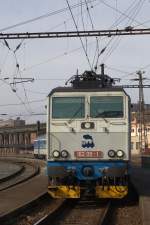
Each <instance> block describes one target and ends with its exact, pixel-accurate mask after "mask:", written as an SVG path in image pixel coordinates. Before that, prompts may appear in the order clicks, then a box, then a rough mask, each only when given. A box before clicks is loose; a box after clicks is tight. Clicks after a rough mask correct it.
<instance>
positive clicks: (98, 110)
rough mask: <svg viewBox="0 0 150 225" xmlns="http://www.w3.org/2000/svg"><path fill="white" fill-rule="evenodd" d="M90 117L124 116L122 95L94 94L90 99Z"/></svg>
mask: <svg viewBox="0 0 150 225" xmlns="http://www.w3.org/2000/svg"><path fill="white" fill-rule="evenodd" d="M90 117H92V118H99V117H104V118H120V117H123V97H122V96H93V97H91V100H90Z"/></svg>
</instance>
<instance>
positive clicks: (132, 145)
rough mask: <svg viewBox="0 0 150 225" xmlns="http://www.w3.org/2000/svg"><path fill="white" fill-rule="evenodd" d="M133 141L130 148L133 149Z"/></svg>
mask: <svg viewBox="0 0 150 225" xmlns="http://www.w3.org/2000/svg"><path fill="white" fill-rule="evenodd" d="M133 147H134V142H131V150H133Z"/></svg>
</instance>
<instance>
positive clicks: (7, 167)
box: [0, 161, 22, 183]
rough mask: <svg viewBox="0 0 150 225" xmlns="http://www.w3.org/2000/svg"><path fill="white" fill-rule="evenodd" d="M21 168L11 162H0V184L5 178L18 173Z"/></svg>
mask: <svg viewBox="0 0 150 225" xmlns="http://www.w3.org/2000/svg"><path fill="white" fill-rule="evenodd" d="M21 168H22V167H21V166H20V165H16V164H14V163H11V162H3V161H0V183H1V182H3V181H4V180H6V179H7V178H9V177H11V176H13V175H15V174H17V173H19V171H20V170H21Z"/></svg>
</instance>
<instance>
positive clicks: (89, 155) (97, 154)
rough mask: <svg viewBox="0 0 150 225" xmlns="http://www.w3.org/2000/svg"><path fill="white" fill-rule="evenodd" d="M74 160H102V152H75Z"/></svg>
mask: <svg viewBox="0 0 150 225" xmlns="http://www.w3.org/2000/svg"><path fill="white" fill-rule="evenodd" d="M74 155H75V157H76V158H102V157H103V152H101V151H75V152H74Z"/></svg>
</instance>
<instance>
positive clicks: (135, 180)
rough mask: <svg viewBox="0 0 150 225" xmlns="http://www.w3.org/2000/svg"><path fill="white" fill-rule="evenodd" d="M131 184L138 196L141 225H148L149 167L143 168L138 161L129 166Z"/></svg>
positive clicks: (149, 207)
mask: <svg viewBox="0 0 150 225" xmlns="http://www.w3.org/2000/svg"><path fill="white" fill-rule="evenodd" d="M136 162H137V161H136ZM131 182H132V184H133V185H134V187H135V189H136V190H137V192H138V194H139V204H140V208H141V215H142V222H143V225H150V167H149V168H148V167H147V166H144V165H143V164H142V163H141V161H140V159H138V163H135V162H133V163H132V165H131Z"/></svg>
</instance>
